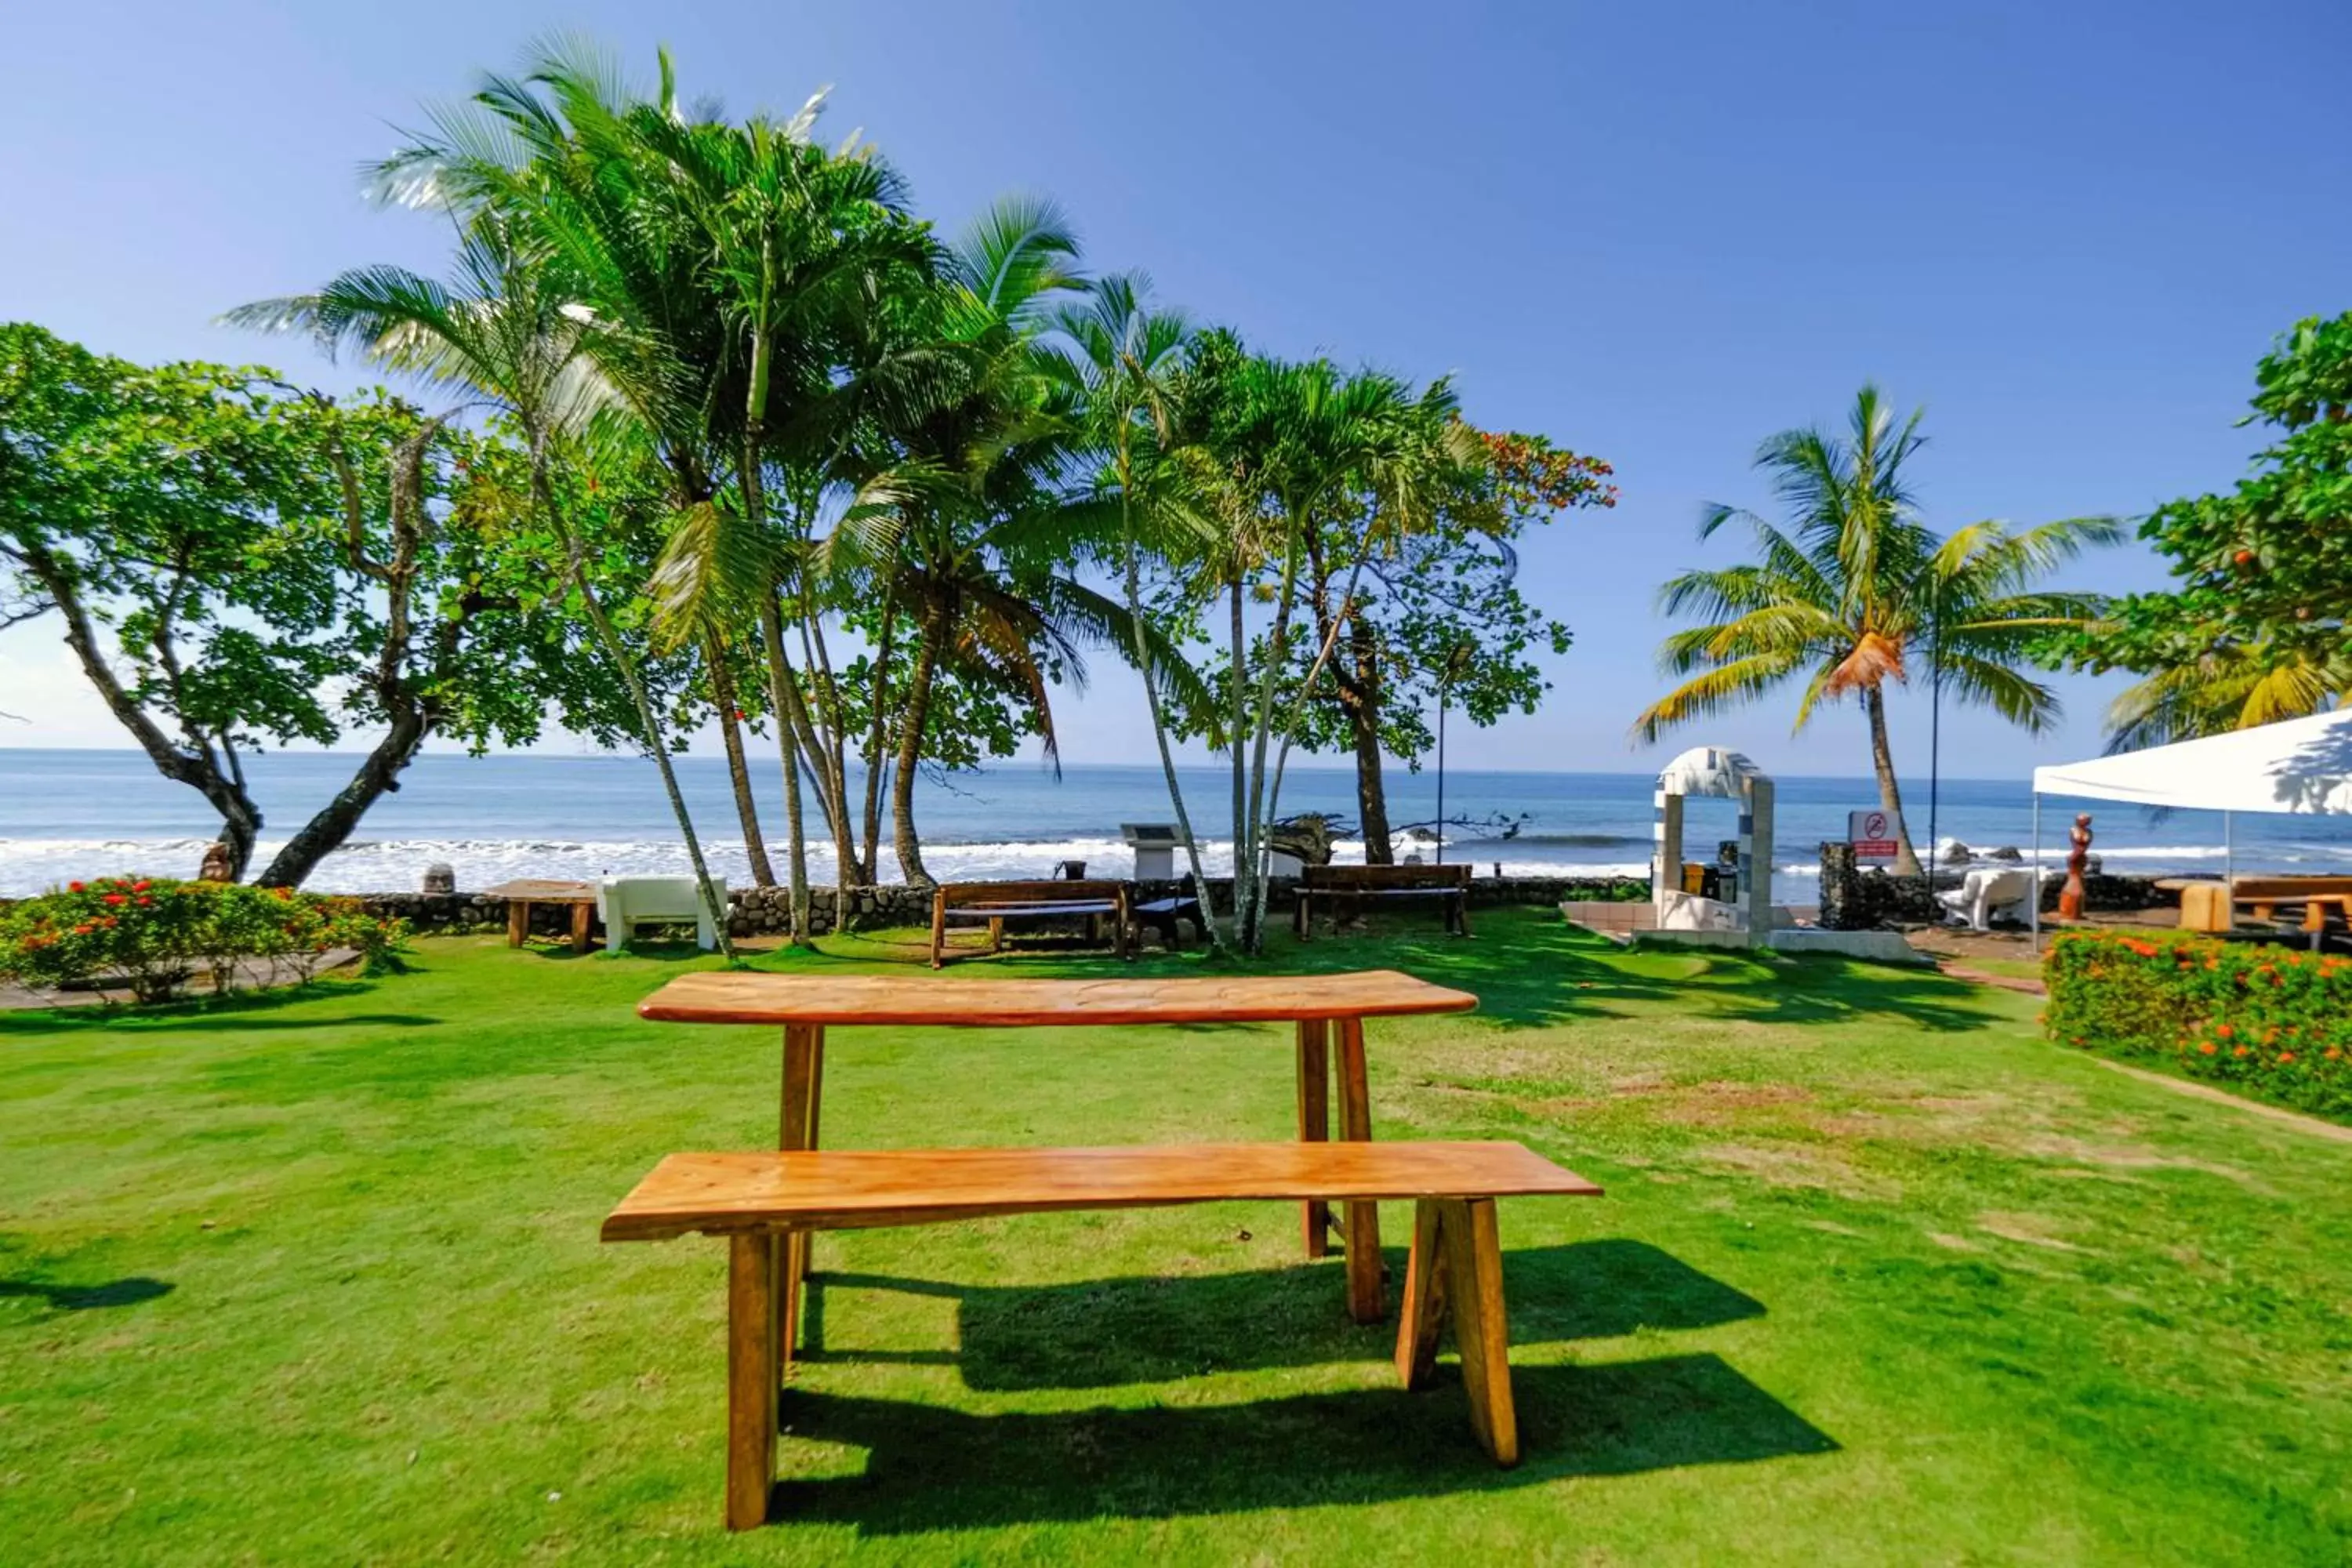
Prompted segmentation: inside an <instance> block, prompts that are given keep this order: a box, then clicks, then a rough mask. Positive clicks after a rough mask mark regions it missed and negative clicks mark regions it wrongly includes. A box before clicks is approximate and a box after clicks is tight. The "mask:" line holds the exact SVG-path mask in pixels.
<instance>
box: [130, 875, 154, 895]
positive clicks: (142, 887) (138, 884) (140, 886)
mask: <svg viewBox="0 0 2352 1568" xmlns="http://www.w3.org/2000/svg"><path fill="white" fill-rule="evenodd" d="M154 885H155V884H154V883H152V882H150V881H149V880H147V879H145V878H144V877H142V878H141V879H139V880H137V881H135V882H133V883H131V891H132V892H134V893H143V892H145V891H146V890H147V889H150V888H152V887H153V886H154Z"/></svg>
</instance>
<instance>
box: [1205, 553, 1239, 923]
mask: <svg viewBox="0 0 2352 1568" xmlns="http://www.w3.org/2000/svg"><path fill="white" fill-rule="evenodd" d="M1226 610H1227V616H1228V619H1229V621H1230V625H1229V626H1227V628H1226V636H1227V637H1228V639H1229V642H1228V647H1229V649H1230V654H1231V659H1232V664H1231V668H1230V673H1231V675H1232V678H1233V679H1231V680H1230V681H1228V682H1227V684H1228V685H1230V686H1231V687H1232V688H1233V692H1232V697H1233V731H1232V732H1231V734H1230V735H1228V737H1227V738H1226V742H1225V743H1226V744H1227V745H1228V746H1230V747H1231V748H1232V749H1233V756H1234V932H1235V936H1236V940H1238V938H1239V932H1240V930H1241V912H1242V891H1243V889H1244V887H1245V886H1246V885H1247V884H1246V883H1245V881H1244V878H1243V874H1242V862H1243V857H1244V854H1245V853H1246V848H1247V843H1246V841H1247V837H1248V830H1249V829H1248V822H1249V767H1248V764H1247V762H1246V760H1245V759H1244V757H1243V755H1242V732H1243V731H1244V730H1246V729H1248V728H1249V692H1248V689H1247V688H1248V679H1247V676H1246V674H1245V671H1246V668H1247V667H1246V665H1245V664H1244V654H1245V653H1246V651H1247V649H1248V647H1249V643H1248V636H1247V633H1246V631H1245V630H1244V627H1243V625H1242V576H1241V567H1240V565H1239V564H1238V563H1236V564H1235V565H1234V581H1233V587H1232V591H1231V592H1230V593H1229V594H1228V595H1227V596H1226ZM1208 912H1209V911H1208V910H1202V911H1201V913H1202V915H1203V916H1204V917H1205V916H1206V915H1207V914H1208Z"/></svg>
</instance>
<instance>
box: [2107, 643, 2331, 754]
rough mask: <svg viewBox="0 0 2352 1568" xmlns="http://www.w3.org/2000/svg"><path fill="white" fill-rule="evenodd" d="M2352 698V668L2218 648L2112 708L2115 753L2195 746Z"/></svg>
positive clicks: (2296, 654)
mask: <svg viewBox="0 0 2352 1568" xmlns="http://www.w3.org/2000/svg"><path fill="white" fill-rule="evenodd" d="M2347 697H2352V663H2347V661H2345V660H2343V659H2326V658H2317V657H2315V656H2314V655H2312V654H2310V653H2308V652H2305V651H2300V650H2294V649H2285V648H2275V647H2264V646H2259V645H2258V646H2254V647H2248V646H2246V645H2244V644H2242V643H2225V642H2216V643H2214V644H2213V645H2212V646H2210V647H2207V648H2205V649H2203V650H2201V651H2200V652H2199V653H2197V654H2196V655H2194V656H2193V657H2190V658H2184V659H2183V660H2181V661H2180V662H2179V663H2178V664H2174V665H2171V666H2169V667H2168V668H2163V669H2159V670H2158V671H2157V672H2156V673H2155V674H2153V675H2150V676H2148V677H2147V678H2146V679H2142V680H2139V681H2137V682H2136V683H2135V684H2133V685H2131V686H2129V687H2127V688H2126V689H2125V690H2124V691H2123V692H2122V693H2121V694H2120V695H2118V696H2117V697H2116V700H2114V701H2113V702H2112V703H2110V704H2109V705H2108V707H2107V749H2108V750H2109V751H2111V752H2137V751H2138V750H2140V749H2141V748H2143V747H2146V746H2164V745H2169V744H2170V743H2172V742H2175V741H2193V740H2196V739H2197V738H2198V737H2200V736H2202V735H2219V734H2221V733H2223V732H2225V731H2231V730H2251V729H2252V728H2254V727H2255V726H2256V725H2258V724H2274V723H2276V722H2278V721H2280V720H2282V719H2304V718H2308V717H2310V716H2311V715H2312V714H2314V713H2324V712H2326V711H2328V710H2331V709H2333V708H2336V707H2337V706H2339V705H2341V704H2342V703H2343V702H2344V700H2346V698H2347Z"/></svg>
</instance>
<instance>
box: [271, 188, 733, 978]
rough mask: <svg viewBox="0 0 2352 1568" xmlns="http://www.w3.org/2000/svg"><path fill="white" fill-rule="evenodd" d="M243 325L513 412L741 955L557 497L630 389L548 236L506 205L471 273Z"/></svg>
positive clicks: (647, 708)
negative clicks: (605, 359)
mask: <svg viewBox="0 0 2352 1568" xmlns="http://www.w3.org/2000/svg"><path fill="white" fill-rule="evenodd" d="M228 320H229V321H232V322H233V323H235V324H236V325H239V326H246V327H252V328H256V329H258V330H262V331H290V330H297V329H299V330H306V331H310V332H311V333H313V334H314V335H315V336H316V337H317V338H318V339H319V341H320V343H321V344H322V345H323V346H324V347H325V348H326V349H327V350H328V351H329V352H333V351H335V350H337V349H339V348H342V349H352V350H356V351H357V352H359V353H362V355H364V356H365V357H367V358H368V359H370V360H373V361H374V362H375V363H380V364H383V365H385V366H387V367H389V368H391V369H393V370H395V371H399V372H402V373H404V374H410V375H413V376H415V377H417V378H418V379H420V380H422V381H425V382H427V383H429V384H436V385H439V386H442V387H445V388H449V389H453V390H456V391H458V392H460V393H462V394H464V395H467V396H468V397H470V398H472V399H475V400H478V401H480V402H483V403H487V404H489V405H494V406H497V407H499V408H502V409H504V410H505V411H506V412H507V413H509V414H510V415H511V416H513V417H514V419H515V421H516V423H517V424H518V425H519V426H520V427H521V429H522V431H523V435H524V439H525V440H526V442H527V443H528V445H529V448H530V486H531V497H532V501H533V504H534V506H535V507H536V508H537V510H539V512H540V514H541V521H543V522H544V523H545V524H546V525H547V526H548V527H549V528H550V529H551V531H553V532H554V533H555V535H556V536H557V538H558V539H559V540H560V541H561V542H562V552H563V559H564V564H563V571H564V574H565V576H566V577H567V578H568V579H569V580H570V583H571V584H572V591H573V592H574V593H575V594H577V595H579V599H580V603H581V607H582V610H583V613H584V614H585V615H586V616H587V619H588V622H589V625H590V626H591V628H592V629H593V633H594V635H595V637H596V640H597V641H598V643H599V644H600V645H601V646H602V647H603V649H604V654H605V657H606V658H609V659H610V660H611V661H612V663H613V667H614V670H615V672H616V673H618V674H619V676H620V677H621V679H622V682H623V684H624V685H625V687H626V688H627V689H628V692H629V698H630V700H631V701H632V702H633V703H634V704H635V708H636V711H637V721H638V724H639V727H640V731H641V733H642V735H643V737H644V740H645V744H646V752H647V753H648V754H649V755H650V756H651V757H652V758H653V760H654V763H655V765H656V768H658V769H659V770H660V773H661V780H662V788H663V790H664V792H665V793H666V794H667V795H668V797H669V804H670V810H671V812H672V814H673V815H674V816H676V818H677V826H678V832H679V835H680V836H681V837H683V839H684V840H685V843H686V848H687V855H688V859H689V860H690V861H691V863H692V865H693V867H694V875H695V879H696V882H697V884H698V887H699V888H700V889H701V895H702V900H703V905H704V908H705V909H706V910H708V912H709V915H710V919H711V921H712V924H713V926H714V927H715V929H716V930H717V931H718V935H719V947H720V948H721V950H722V951H724V952H726V953H727V955H728V956H729V957H730V959H731V958H732V957H733V955H734V948H733V944H732V942H731V941H730V938H729V935H728V929H727V902H726V898H725V895H724V894H723V893H722V892H721V891H720V889H719V885H718V884H717V883H716V882H715V881H714V880H713V879H712V878H711V875H710V868H709V863H708V861H707V860H706V859H705V858H704V856H703V853H702V841H701V838H700V837H699V835H698V834H697V833H696V832H695V829H694V819H693V816H692V815H691V814H690V813H689V812H688V809H687V805H686V795H685V793H684V792H683V791H682V790H681V789H680V788H679V786H678V782H677V769H676V768H675V767H673V766H672V765H671V762H670V755H669V747H668V745H667V742H666V740H665V738H664V732H663V725H662V722H661V719H660V716H659V714H658V713H657V712H656V710H655V708H654V704H653V700H652V697H651V695H650V694H649V693H648V691H647V690H646V684H645V681H644V679H643V678H642V677H641V675H640V674H639V672H638V670H637V667H636V661H635V658H632V657H631V655H630V653H629V651H628V648H627V646H626V645H625V643H624V642H623V641H622V639H621V637H620V634H619V632H618V631H617V629H616V628H615V627H614V624H613V621H612V617H611V616H610V615H609V614H608V613H607V611H606V610H605V607H604V603H603V599H602V597H601V595H599V594H598V592H597V589H596V584H595V580H594V577H593V574H592V573H591V571H590V570H589V562H590V559H591V556H592V554H593V552H594V542H592V541H591V540H589V539H588V538H586V537H585V536H584V534H583V532H582V531H581V530H579V529H578V528H576V527H574V526H573V525H572V520H571V519H570V518H569V517H568V516H567V515H566V513H565V511H564V509H563V507H562V505H561V504H560V502H559V500H558V498H557V487H556V484H555V468H556V467H557V465H558V464H559V463H564V462H579V463H583V464H588V465H591V466H592V467H593V454H594V453H595V451H596V450H597V447H598V446H599V445H600V443H601V442H603V441H606V440H609V439H610V437H609V433H608V432H600V431H598V430H596V429H595V427H594V426H595V423H596V421H597V419H598V417H599V416H604V415H608V414H611V413H614V412H615V411H617V410H618V409H619V408H620V407H621V406H622V400H621V398H620V396H619V395H618V393H617V392H616V391H615V389H614V385H613V384H612V382H611V381H610V380H609V379H608V378H607V377H605V376H604V374H602V372H601V371H600V369H599V364H598V361H599V356H598V354H597V353H595V346H596V345H595V343H594V339H595V338H596V336H597V334H598V333H599V332H600V331H602V330H603V329H602V328H601V327H600V326H599V325H598V324H597V323H596V322H595V321H594V320H593V317H592V316H590V315H589V314H588V313H587V312H585V311H583V310H580V309H579V308H578V306H577V304H576V302H575V301H574V300H573V299H572V295H571V294H570V293H569V292H568V291H566V290H565V289H562V287H560V286H559V285H558V283H557V282H556V272H555V268H553V266H552V265H551V257H550V255H549V253H548V251H547V249H546V247H544V245H543V244H542V243H541V242H540V241H539V240H537V239H536V238H535V237H531V236H530V235H528V234H524V233H520V232H518V230H517V228H516V226H514V225H512V224H510V223H509V222H508V221H507V220H506V219H505V217H504V216H502V215H501V214H499V212H497V211H495V210H484V211H480V212H477V213H475V214H473V215H472V216H470V218H469V219H468V220H467V223H466V225H465V227H464V229H463V230H462V237H461V241H460V244H459V247H458V253H457V277H456V279H454V280H453V281H452V282H451V283H449V284H446V285H445V284H442V283H438V282H436V281H434V280H432V279H426V278H423V277H420V276H418V275H417V274H415V273H413V272H410V271H407V270H406V269H404V268H396V267H371V268H359V269H357V270H354V271H351V272H346V273H344V274H342V275H341V276H340V277H338V278H336V279H333V280H332V281H331V282H329V283H328V284H327V286H326V287H325V288H323V289H320V290H319V291H318V292H317V293H315V294H307V295H296V296H291V297H288V298H284V299H278V300H262V301H259V302H257V303H255V304H251V305H246V306H242V307H240V308H238V309H237V310H232V311H230V312H229V313H228Z"/></svg>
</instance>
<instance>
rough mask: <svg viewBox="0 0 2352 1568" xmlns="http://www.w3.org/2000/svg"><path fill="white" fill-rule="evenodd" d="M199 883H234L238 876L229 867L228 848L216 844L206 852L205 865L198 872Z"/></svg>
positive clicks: (224, 845)
mask: <svg viewBox="0 0 2352 1568" xmlns="http://www.w3.org/2000/svg"><path fill="white" fill-rule="evenodd" d="M196 880H197V881H199V882H234V881H236V876H235V875H234V874H233V873H232V872H231V871H230V870H229V867H228V846H227V845H226V844H215V845H213V846H212V847H210V848H208V849H206V850H205V863H204V865H203V867H202V868H199V869H198V870H197V872H196Z"/></svg>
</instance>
